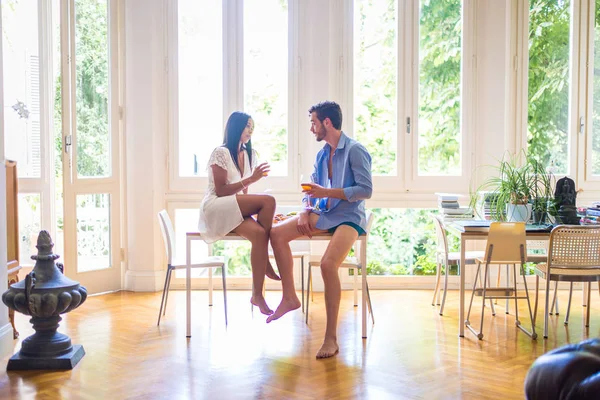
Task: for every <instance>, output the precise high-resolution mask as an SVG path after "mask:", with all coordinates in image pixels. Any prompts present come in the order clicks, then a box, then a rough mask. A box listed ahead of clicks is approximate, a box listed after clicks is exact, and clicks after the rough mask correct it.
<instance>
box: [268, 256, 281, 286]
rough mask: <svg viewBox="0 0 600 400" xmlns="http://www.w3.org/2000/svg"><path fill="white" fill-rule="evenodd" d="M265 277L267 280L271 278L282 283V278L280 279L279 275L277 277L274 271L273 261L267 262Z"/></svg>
mask: <svg viewBox="0 0 600 400" xmlns="http://www.w3.org/2000/svg"><path fill="white" fill-rule="evenodd" d="M265 275H266V276H267V278H271V279H273V280H274V281H280V280H281V278H280V277H279V275H277V273H276V272H275V270H274V269H273V266H272V265H271V261H268V262H267V272H266V273H265Z"/></svg>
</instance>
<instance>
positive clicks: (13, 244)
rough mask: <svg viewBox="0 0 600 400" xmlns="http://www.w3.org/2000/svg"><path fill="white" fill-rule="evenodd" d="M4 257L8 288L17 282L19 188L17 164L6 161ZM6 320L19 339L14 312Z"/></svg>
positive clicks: (9, 312) (19, 265) (18, 268)
mask: <svg viewBox="0 0 600 400" xmlns="http://www.w3.org/2000/svg"><path fill="white" fill-rule="evenodd" d="M4 165H5V168H6V238H7V246H6V255H7V258H6V259H7V261H8V263H7V269H8V286H10V285H12V284H13V283H17V282H19V270H21V268H22V267H21V264H20V262H19V186H18V178H17V163H16V162H15V161H10V160H6V161H5V163H4ZM8 319H9V320H10V324H11V325H12V327H13V338H14V339H17V338H18V337H19V332H18V331H17V328H15V310H13V309H10V308H9V309H8Z"/></svg>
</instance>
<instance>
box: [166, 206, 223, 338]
mask: <svg viewBox="0 0 600 400" xmlns="http://www.w3.org/2000/svg"><path fill="white" fill-rule="evenodd" d="M158 221H159V224H160V230H161V232H162V235H163V241H164V243H165V250H166V254H167V274H166V276H165V287H164V288H163V293H162V299H161V301H160V310H159V311H158V322H157V324H156V325H157V326H158V325H160V318H161V315H165V314H166V312H167V300H168V298H169V286H170V285H171V275H172V273H173V270H176V269H185V268H186V267H187V265H186V264H185V263H180V262H176V261H175V260H174V257H173V253H174V252H173V249H174V248H175V232H174V230H173V224H172V223H171V218H169V214H168V213H167V210H162V211H160V212H159V213H158ZM190 267H191V268H221V270H222V274H221V275H222V277H223V303H224V306H225V325H227V271H226V268H225V262H224V260H223V257H210V258H208V259H206V260H204V261H203V262H201V263H198V264H192V265H190Z"/></svg>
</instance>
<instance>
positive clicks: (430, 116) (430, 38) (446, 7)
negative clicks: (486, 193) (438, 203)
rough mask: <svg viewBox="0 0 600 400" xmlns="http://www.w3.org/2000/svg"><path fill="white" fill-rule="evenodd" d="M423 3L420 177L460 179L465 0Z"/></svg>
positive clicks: (421, 16)
mask: <svg viewBox="0 0 600 400" xmlns="http://www.w3.org/2000/svg"><path fill="white" fill-rule="evenodd" d="M420 5H421V14H420V20H419V175H460V173H461V151H460V150H461V136H462V135H461V131H460V106H461V103H460V92H461V90H460V86H461V85H460V71H461V69H460V63H461V57H462V54H461V50H462V49H461V35H462V11H461V10H462V1H460V0H422V1H421V4H420Z"/></svg>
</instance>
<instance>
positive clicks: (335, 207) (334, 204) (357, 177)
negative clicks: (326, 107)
mask: <svg viewBox="0 0 600 400" xmlns="http://www.w3.org/2000/svg"><path fill="white" fill-rule="evenodd" d="M330 154H331V146H330V145H329V144H325V146H323V148H322V149H321V150H320V151H319V153H318V154H317V159H316V161H315V168H314V172H313V174H312V176H311V178H312V181H313V182H314V183H317V184H319V185H321V186H323V187H325V188H337V189H343V190H344V195H345V196H346V199H347V200H342V199H333V198H332V199H327V198H324V199H311V203H312V205H315V203H318V208H319V209H320V211H315V212H317V213H319V214H320V217H319V220H318V221H317V226H316V227H317V229H323V230H327V229H329V228H333V227H335V226H337V225H339V224H341V223H342V222H353V223H355V224H357V225H358V226H360V227H361V228H363V229H364V230H365V231H366V230H367V218H366V213H365V199H368V198H370V197H371V194H372V193H373V183H372V178H371V155H370V154H369V152H368V151H367V149H366V148H365V147H364V146H363V145H362V144H360V143H358V142H357V141H356V140H354V139H351V138H349V137H348V136H346V135H345V134H344V133H343V132H342V135H341V137H340V141H339V142H338V145H337V148H336V149H335V150H334V152H333V159H332V173H331V182H330V181H329V155H330ZM307 201H308V198H307V196H305V197H304V199H303V202H307Z"/></svg>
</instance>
